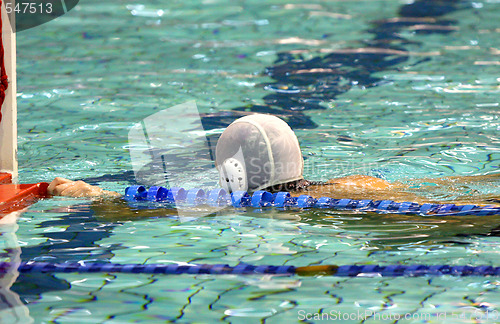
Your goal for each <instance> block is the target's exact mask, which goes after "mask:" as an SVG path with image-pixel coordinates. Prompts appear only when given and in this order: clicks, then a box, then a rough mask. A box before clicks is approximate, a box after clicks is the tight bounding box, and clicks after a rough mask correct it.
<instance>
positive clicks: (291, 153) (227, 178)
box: [215, 114, 304, 192]
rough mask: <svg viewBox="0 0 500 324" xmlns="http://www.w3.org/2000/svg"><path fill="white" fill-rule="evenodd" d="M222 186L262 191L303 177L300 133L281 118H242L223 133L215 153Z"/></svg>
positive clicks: (235, 189) (262, 116)
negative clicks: (297, 134) (295, 131)
mask: <svg viewBox="0 0 500 324" xmlns="http://www.w3.org/2000/svg"><path fill="white" fill-rule="evenodd" d="M215 156H216V165H217V169H218V170H219V176H220V184H221V186H222V187H223V188H224V189H226V190H228V191H230V192H233V191H238V190H243V191H244V190H249V191H254V190H260V189H264V188H267V187H270V186H275V185H279V184H283V183H287V182H290V181H295V180H300V179H302V178H303V177H302V172H303V170H304V160H303V159H302V153H301V151H300V146H299V141H298V140H297V136H295V133H294V132H293V131H292V129H291V128H290V126H288V124H287V123H285V122H284V121H283V120H281V119H280V118H278V117H275V116H272V115H263V114H256V115H250V116H246V117H242V118H239V119H237V120H236V121H234V122H233V123H232V124H231V125H229V126H228V127H227V128H226V130H225V131H224V132H223V133H222V135H221V137H220V138H219V141H218V142H217V148H216V152H215Z"/></svg>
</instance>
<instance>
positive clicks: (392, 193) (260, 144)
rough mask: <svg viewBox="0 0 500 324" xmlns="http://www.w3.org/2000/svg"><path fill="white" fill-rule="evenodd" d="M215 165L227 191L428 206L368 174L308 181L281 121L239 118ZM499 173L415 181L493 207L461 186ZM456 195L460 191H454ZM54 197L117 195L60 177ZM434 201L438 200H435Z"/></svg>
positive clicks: (51, 189) (228, 130)
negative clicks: (414, 203)
mask: <svg viewBox="0 0 500 324" xmlns="http://www.w3.org/2000/svg"><path fill="white" fill-rule="evenodd" d="M215 155H216V166H217V169H218V171H219V182H220V185H221V186H222V187H223V188H224V189H226V191H228V192H233V191H237V190H246V191H249V192H253V191H256V190H267V191H270V192H278V191H288V192H290V193H291V194H292V195H293V196H299V195H301V194H308V195H311V196H313V197H321V196H329V197H334V198H349V199H374V200H377V199H379V200H380V199H388V200H395V201H415V202H419V203H422V202H429V201H431V200H432V199H429V198H424V197H422V196H421V195H417V194H415V193H412V192H410V191H409V190H408V188H409V186H408V185H404V184H402V183H389V182H388V181H385V180H383V179H380V178H376V177H371V176H367V175H350V176H346V177H341V178H335V179H331V180H328V181H324V182H318V181H309V180H306V179H304V177H303V171H304V160H303V157H302V152H301V150H300V146H299V142H298V139H297V136H296V135H295V133H294V132H293V130H292V129H291V128H290V127H289V126H288V124H287V123H286V122H285V121H283V120H282V119H280V118H278V117H275V116H272V115H264V114H254V115H249V116H245V117H242V118H239V119H237V120H235V121H234V122H233V123H232V124H230V125H229V126H228V127H227V128H226V130H224V132H223V133H222V135H221V136H220V138H219V140H218V142H217V147H216V154H215ZM499 178H500V177H499V176H498V174H493V175H484V176H468V177H447V178H440V179H419V180H414V182H416V183H420V184H426V183H427V185H422V187H421V188H420V190H421V191H422V192H424V191H425V189H426V187H428V186H429V184H428V183H431V185H433V186H435V185H436V184H437V185H440V186H446V187H447V188H446V189H447V190H452V191H453V189H454V188H455V187H459V190H460V191H458V192H459V194H458V195H457V196H456V197H454V202H455V203H476V204H491V203H497V202H498V197H484V196H478V195H477V194H476V195H472V196H471V195H470V194H469V195H463V194H460V193H461V192H463V191H464V190H463V186H466V185H467V184H470V183H477V182H478V181H497V180H498V179H499ZM455 192H457V190H455ZM49 193H50V194H52V195H63V196H73V197H96V196H106V195H107V196H110V195H111V196H117V195H119V194H118V193H115V192H111V191H105V190H102V189H101V188H99V187H96V186H91V185H89V184H87V183H85V182H83V181H71V180H68V179H63V178H56V179H55V180H54V181H52V183H51V184H50V186H49ZM433 202H435V201H433Z"/></svg>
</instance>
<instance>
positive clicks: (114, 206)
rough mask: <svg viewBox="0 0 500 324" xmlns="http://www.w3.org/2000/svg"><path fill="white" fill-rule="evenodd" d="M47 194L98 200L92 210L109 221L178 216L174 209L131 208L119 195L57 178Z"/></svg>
mask: <svg viewBox="0 0 500 324" xmlns="http://www.w3.org/2000/svg"><path fill="white" fill-rule="evenodd" d="M47 192H48V194H49V195H52V196H66V197H88V198H98V199H93V201H92V204H91V208H92V210H93V211H94V213H95V216H96V217H99V218H104V219H106V220H108V221H123V220H130V219H137V218H150V217H164V216H173V215H177V211H176V210H172V209H161V208H158V209H134V208H131V207H130V206H129V205H128V204H127V202H126V201H124V200H123V199H121V195H120V194H119V193H117V192H114V191H107V190H103V189H102V188H100V187H98V186H93V185H90V184H88V183H86V182H84V181H73V180H69V179H64V178H59V177H57V178H55V179H54V180H53V181H52V182H51V183H50V184H49V187H48V188H47Z"/></svg>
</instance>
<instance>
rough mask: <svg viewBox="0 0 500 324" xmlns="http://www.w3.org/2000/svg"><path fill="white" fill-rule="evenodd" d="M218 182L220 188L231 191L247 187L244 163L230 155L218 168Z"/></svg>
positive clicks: (243, 189) (244, 189) (242, 189)
mask: <svg viewBox="0 0 500 324" xmlns="http://www.w3.org/2000/svg"><path fill="white" fill-rule="evenodd" d="M219 182H220V185H221V186H222V188H224V190H226V191H227V192H229V193H231V192H234V191H246V190H247V189H248V182H247V172H246V170H245V163H243V162H240V161H238V160H237V159H236V158H234V157H232V158H229V159H226V160H225V161H224V162H223V163H222V165H221V166H220V169H219Z"/></svg>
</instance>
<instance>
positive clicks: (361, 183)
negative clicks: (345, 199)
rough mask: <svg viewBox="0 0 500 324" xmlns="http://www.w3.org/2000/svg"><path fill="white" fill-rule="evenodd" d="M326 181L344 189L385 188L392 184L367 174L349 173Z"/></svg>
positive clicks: (389, 187)
mask: <svg viewBox="0 0 500 324" xmlns="http://www.w3.org/2000/svg"><path fill="white" fill-rule="evenodd" d="M327 183H331V184H334V185H335V186H336V187H341V188H345V189H353V188H357V189H367V190H387V189H391V187H393V185H392V184H391V183H390V182H388V181H385V180H383V179H380V178H375V177H370V176H367V175H351V176H347V177H342V178H336V179H331V180H329V181H328V182H327Z"/></svg>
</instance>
